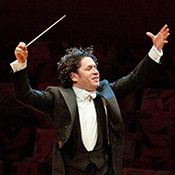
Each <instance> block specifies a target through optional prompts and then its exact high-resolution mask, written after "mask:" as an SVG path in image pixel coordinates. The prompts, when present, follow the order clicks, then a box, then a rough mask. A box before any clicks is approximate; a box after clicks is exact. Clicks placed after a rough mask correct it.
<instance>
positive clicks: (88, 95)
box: [83, 90, 97, 100]
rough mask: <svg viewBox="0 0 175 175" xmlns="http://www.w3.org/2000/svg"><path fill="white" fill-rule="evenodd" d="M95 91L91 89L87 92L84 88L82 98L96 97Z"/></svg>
mask: <svg viewBox="0 0 175 175" xmlns="http://www.w3.org/2000/svg"><path fill="white" fill-rule="evenodd" d="M96 95H97V94H96V91H91V92H88V91H86V90H83V97H84V99H89V100H91V99H94V98H95V97H96Z"/></svg>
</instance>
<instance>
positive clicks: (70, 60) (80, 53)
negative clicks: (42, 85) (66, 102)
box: [58, 46, 98, 88]
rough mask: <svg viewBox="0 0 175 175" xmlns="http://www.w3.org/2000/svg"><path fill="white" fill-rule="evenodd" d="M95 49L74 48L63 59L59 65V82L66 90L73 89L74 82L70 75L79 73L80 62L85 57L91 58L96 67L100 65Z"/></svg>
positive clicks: (67, 51) (68, 50)
mask: <svg viewBox="0 0 175 175" xmlns="http://www.w3.org/2000/svg"><path fill="white" fill-rule="evenodd" d="M93 52H94V49H93V46H91V47H86V48H84V49H83V48H82V47H80V48H77V47H72V48H69V49H67V50H66V53H65V55H64V56H63V57H62V58H61V60H60V62H59V63H58V80H59V82H60V85H61V86H63V87H64V88H71V87H72V85H73V82H72V80H71V78H70V73H71V72H75V73H77V69H78V68H80V66H81V64H80V61H81V59H82V58H84V57H86V56H87V57H91V58H92V59H93V60H94V62H95V63H96V65H98V60H97V58H96V56H95V55H94V54H93Z"/></svg>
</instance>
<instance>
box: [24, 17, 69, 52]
mask: <svg viewBox="0 0 175 175" xmlns="http://www.w3.org/2000/svg"><path fill="white" fill-rule="evenodd" d="M65 17H66V15H64V16H62V17H61V18H60V19H59V20H57V21H56V22H55V23H53V24H52V25H51V26H50V27H48V28H47V29H46V30H44V31H43V32H42V33H41V34H39V35H38V36H37V37H36V38H34V39H33V40H32V41H30V42H29V43H28V44H27V45H26V46H25V47H24V49H26V48H27V47H28V46H29V45H31V44H32V43H33V42H35V41H36V40H37V39H38V38H39V37H41V36H42V35H43V34H44V33H46V32H47V31H48V30H50V29H51V28H52V27H53V26H55V25H56V24H57V23H58V22H60V21H61V20H62V19H63V18H65Z"/></svg>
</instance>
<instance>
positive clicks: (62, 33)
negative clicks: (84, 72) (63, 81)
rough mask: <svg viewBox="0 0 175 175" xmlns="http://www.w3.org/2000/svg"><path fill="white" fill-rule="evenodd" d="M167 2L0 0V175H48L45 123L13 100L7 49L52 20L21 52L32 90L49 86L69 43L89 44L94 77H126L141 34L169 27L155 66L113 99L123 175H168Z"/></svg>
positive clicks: (171, 169) (173, 145)
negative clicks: (122, 131)
mask: <svg viewBox="0 0 175 175" xmlns="http://www.w3.org/2000/svg"><path fill="white" fill-rule="evenodd" d="M174 7H175V1H173V0H166V1H165V0H132V1H129V0H121V1H119V0H106V1H105V0H102V1H92V0H86V1H80V0H74V1H70V0H65V1H59V0H49V1H47V0H46V1H41V0H38V1H34V0H30V1H27V0H23V1H20V0H13V1H10V0H6V1H1V2H0V114H1V115H0V175H1V174H2V175H40V174H42V175H45V174H47V175H49V174H51V147H52V143H53V138H54V134H55V133H54V129H53V125H52V121H50V119H48V117H47V116H44V115H43V114H40V113H38V112H36V111H33V110H30V109H28V108H26V107H24V106H22V105H20V104H19V103H17V102H16V100H15V98H14V93H13V87H12V84H11V77H10V70H11V69H10V66H9V64H10V62H12V61H13V60H15V58H14V54H13V51H14V49H15V47H16V45H17V44H18V42H20V41H24V42H26V43H28V42H30V41H31V40H32V39H34V38H35V37H36V36H37V35H39V34H40V33H41V32H43V31H44V30H45V29H46V28H47V27H49V26H50V25H51V24H53V23H54V22H55V21H57V20H58V19H59V18H60V17H62V16H63V15H66V18H64V19H63V20H62V21H61V22H60V23H58V24H57V25H56V26H54V27H53V28H52V29H50V30H49V31H48V32H47V33H45V34H44V35H43V36H41V37H40V38H39V39H38V40H37V41H35V42H34V43H33V44H32V45H30V46H29V47H28V50H29V59H28V65H29V78H30V81H31V84H32V86H33V87H34V88H37V89H45V88H46V87H47V85H51V84H55V79H56V76H55V74H56V68H57V64H56V63H57V62H58V61H59V59H60V57H61V56H62V55H63V54H64V52H65V49H66V48H67V47H70V46H80V45H81V46H83V47H86V46H90V45H93V46H94V50H95V54H96V56H97V57H98V59H99V63H100V64H99V70H100V72H101V79H103V78H106V79H108V80H109V81H113V80H115V79H117V78H120V77H122V76H125V75H127V74H128V73H129V72H130V71H131V70H132V69H133V68H134V66H135V65H136V64H137V63H138V62H139V61H140V60H142V58H143V57H144V55H145V54H147V52H148V51H149V49H150V48H151V46H152V42H151V39H150V38H148V36H146V32H147V31H150V32H152V33H154V34H156V33H157V32H158V31H159V30H160V29H161V27H162V26H163V25H164V24H168V26H169V28H170V36H169V38H168V41H169V43H168V44H167V45H165V47H164V49H163V51H164V55H163V57H162V64H161V65H160V67H159V69H157V70H155V72H153V73H152V75H151V76H150V77H149V79H148V81H146V82H145V84H143V85H142V87H141V88H139V89H136V90H135V92H133V93H132V94H130V95H129V96H128V97H127V98H126V99H123V100H121V101H120V106H121V109H122V114H123V118H124V122H125V126H126V135H125V146H124V160H123V167H124V171H123V173H124V175H125V174H127V175H130V174H132V175H133V174H134V175H137V174H138V175H140V174H141V175H144V174H147V175H148V174H157V175H158V174H159V175H165V174H166V175H169V174H170V173H171V174H172V175H173V174H174V173H175V151H174V150H175V142H174V139H175V89H174V87H175V55H174V54H175V49H174V48H175V42H174V41H175V11H174Z"/></svg>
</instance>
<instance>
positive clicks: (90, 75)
mask: <svg viewBox="0 0 175 175" xmlns="http://www.w3.org/2000/svg"><path fill="white" fill-rule="evenodd" d="M80 64H81V67H80V68H79V69H78V70H77V73H71V79H72V81H73V82H74V83H73V86H76V87H78V88H81V89H85V90H87V91H94V90H96V89H97V87H98V86H99V79H100V74H99V71H98V70H97V65H96V64H95V62H94V61H93V59H92V58H90V57H84V58H82V59H81V61H80Z"/></svg>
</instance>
